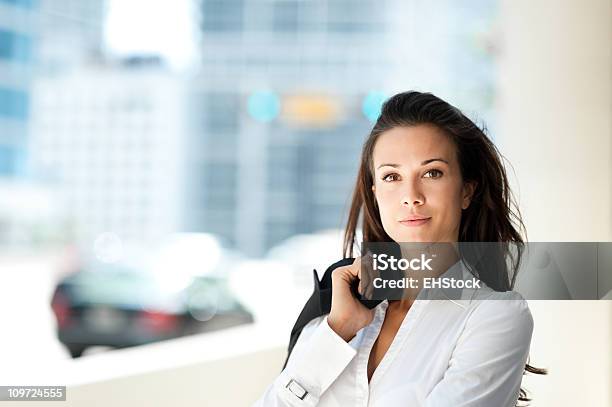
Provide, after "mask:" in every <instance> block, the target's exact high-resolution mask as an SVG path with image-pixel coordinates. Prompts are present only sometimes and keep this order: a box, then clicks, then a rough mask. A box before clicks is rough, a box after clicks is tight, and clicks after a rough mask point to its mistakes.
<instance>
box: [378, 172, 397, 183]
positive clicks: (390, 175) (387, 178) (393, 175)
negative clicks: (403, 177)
mask: <svg viewBox="0 0 612 407" xmlns="http://www.w3.org/2000/svg"><path fill="white" fill-rule="evenodd" d="M395 176H397V174H395V173H391V174H387V175H385V176H384V177H383V178H382V180H383V181H385V182H391V181H396V179H390V178H389V177H395Z"/></svg>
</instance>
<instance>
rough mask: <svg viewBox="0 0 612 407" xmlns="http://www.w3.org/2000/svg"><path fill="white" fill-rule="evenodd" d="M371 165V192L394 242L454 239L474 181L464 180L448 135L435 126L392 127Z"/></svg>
mask: <svg viewBox="0 0 612 407" xmlns="http://www.w3.org/2000/svg"><path fill="white" fill-rule="evenodd" d="M373 164H374V165H373V167H374V185H373V186H372V190H373V191H374V195H375V196H376V201H377V204H378V208H379V211H380V218H381V220H382V223H383V227H384V229H385V231H386V232H387V234H388V235H389V236H390V237H391V238H392V239H393V240H394V241H396V242H456V241H457V240H458V237H459V225H460V221H461V210H462V209H466V208H467V207H468V206H469V204H470V201H471V197H472V195H473V193H474V188H475V184H474V183H472V182H467V183H464V182H463V180H462V176H461V170H460V167H459V162H458V160H457V153H456V147H455V145H454V143H453V142H452V140H451V139H450V138H449V137H448V136H446V135H445V134H444V133H443V132H442V131H441V130H440V129H438V128H437V127H435V126H433V125H417V126H410V127H396V128H393V129H391V130H388V131H386V132H384V133H383V134H381V135H380V136H379V137H378V139H377V141H376V144H375V146H374V152H373ZM413 218H424V220H412V219H413Z"/></svg>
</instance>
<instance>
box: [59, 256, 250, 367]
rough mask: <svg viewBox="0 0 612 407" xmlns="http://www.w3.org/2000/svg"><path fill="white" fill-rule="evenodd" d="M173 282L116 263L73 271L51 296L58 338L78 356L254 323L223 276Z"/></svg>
mask: <svg viewBox="0 0 612 407" xmlns="http://www.w3.org/2000/svg"><path fill="white" fill-rule="evenodd" d="M174 286H175V287H172V284H169V283H168V281H163V280H159V278H157V277H156V276H155V275H153V274H150V273H146V272H142V271H138V270H134V269H131V268H129V267H125V266H119V265H110V264H107V265H104V266H101V267H100V266H99V267H93V268H91V269H87V270H82V271H78V272H76V273H73V274H71V275H69V276H67V277H65V278H64V279H62V280H61V281H60V282H59V283H58V284H57V286H56V288H55V291H54V293H53V296H52V300H51V307H52V309H53V312H54V314H55V317H56V319H57V335H58V338H59V340H60V342H62V343H63V344H64V345H65V346H66V347H67V349H68V350H69V352H70V354H71V355H72V357H74V358H76V357H79V356H81V355H82V353H83V351H84V350H85V349H86V348H87V347H89V346H111V347H115V348H124V347H129V346H136V345H141V344H146V343H151V342H156V341H160V340H164V339H170V338H176V337H180V336H184V335H190V334H194V333H199V332H205V331H212V330H217V329H222V328H226V327H230V326H235V325H240V324H244V323H250V322H253V316H252V314H251V313H250V312H249V311H247V310H246V309H245V308H244V307H243V306H242V305H241V304H240V303H239V302H238V301H237V300H236V298H235V297H234V295H232V293H231V291H230V290H229V288H228V285H227V281H226V280H225V279H224V278H222V277H219V276H196V277H193V278H191V279H190V281H189V282H188V283H187V284H183V285H182V286H180V287H178V288H177V287H176V284H174Z"/></svg>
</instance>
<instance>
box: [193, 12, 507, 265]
mask: <svg viewBox="0 0 612 407" xmlns="http://www.w3.org/2000/svg"><path fill="white" fill-rule="evenodd" d="M478 3H479V7H480V8H479V7H474V8H473V9H471V13H470V12H468V11H467V10H463V9H462V8H461V7H462V6H461V5H458V4H457V3H455V2H452V1H443V2H440V4H438V5H437V6H436V7H431V5H430V4H427V5H425V4H424V3H422V2H419V1H400V0H386V1H345V0H336V1H298V0H276V1H270V0H201V8H200V10H201V16H200V27H201V33H202V34H201V71H200V75H199V78H198V79H197V80H196V83H195V85H194V88H195V89H196V91H197V92H199V93H200V97H199V101H200V105H199V109H198V111H199V114H198V115H197V119H196V120H197V121H198V123H199V125H200V135H199V136H198V138H197V139H195V140H194V142H193V143H192V145H193V146H194V148H192V149H190V151H191V153H192V154H191V156H190V159H189V162H190V163H191V168H192V170H190V171H191V172H192V173H193V174H196V176H195V177H194V178H193V179H192V180H191V182H193V184H192V186H191V187H190V188H189V190H190V191H191V192H192V195H191V196H190V197H189V202H190V204H191V205H192V206H191V207H190V209H189V213H190V219H192V222H191V224H190V226H191V227H192V228H194V229H204V230H206V231H209V232H213V233H216V234H219V235H222V236H225V237H226V238H227V239H228V240H230V241H231V242H233V243H234V244H235V245H236V246H237V247H238V248H240V249H241V250H243V251H245V252H246V253H247V254H249V255H253V256H259V255H262V254H263V253H265V252H266V251H267V250H268V249H270V248H271V247H273V246H275V245H277V244H278V243H279V242H282V241H283V240H285V239H287V238H289V237H290V236H293V235H296V234H300V233H313V232H316V231H318V230H322V229H328V228H336V229H337V228H342V227H343V226H344V222H345V221H346V215H347V212H348V209H349V204H350V194H351V191H352V189H353V186H354V181H355V178H356V173H357V168H358V162H359V154H360V150H361V146H362V143H363V141H364V140H365V137H366V136H367V135H368V132H369V130H370V128H371V126H372V123H373V121H375V119H376V118H377V115H378V113H379V109H380V105H381V102H382V101H383V100H384V99H385V98H386V97H388V96H390V95H391V94H393V93H396V92H399V91H405V90H408V89H416V90H421V91H433V92H435V93H437V94H439V95H440V96H442V97H445V98H447V99H449V100H451V101H452V102H456V103H458V104H460V105H462V106H466V107H468V108H472V109H478V111H480V112H487V111H490V110H491V108H492V93H493V92H492V87H493V83H492V79H491V78H492V77H493V75H492V72H493V64H492V54H491V47H490V40H491V38H490V34H491V27H492V16H493V15H494V12H495V8H494V5H495V2H489V3H488V5H487V6H486V7H482V6H483V4H484V2H478ZM480 3H483V4H480ZM475 11H476V12H475ZM458 16H459V17H461V18H457V17H458ZM431 27H435V29H436V31H437V35H434V36H432V35H428V36H426V37H423V36H421V35H420V31H421V30H423V31H428V32H430V31H431ZM459 42H461V43H466V42H467V43H468V44H469V47H463V48H462V49H465V50H466V53H465V54H463V55H459V54H457V53H456V51H454V50H455V49H456V48H459V47H456V46H455V45H456V44H457V43H459ZM425 67H427V69H425ZM476 69H477V70H478V72H479V74H478V75H473V76H470V73H471V72H474V71H475V70H476ZM470 77H473V78H478V82H476V81H472V80H470V79H469V78H470ZM483 78H485V79H484V80H483ZM487 78H488V79H491V82H490V83H489V82H488V81H487ZM462 103H463V104H462ZM198 177H199V179H198ZM338 255H340V253H338Z"/></svg>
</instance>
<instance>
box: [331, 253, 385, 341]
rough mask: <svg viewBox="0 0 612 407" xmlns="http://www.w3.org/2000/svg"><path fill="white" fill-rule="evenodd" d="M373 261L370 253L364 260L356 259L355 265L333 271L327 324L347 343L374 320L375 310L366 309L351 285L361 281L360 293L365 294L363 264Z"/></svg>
mask: <svg viewBox="0 0 612 407" xmlns="http://www.w3.org/2000/svg"><path fill="white" fill-rule="evenodd" d="M371 259H372V257H371V255H370V254H369V253H368V254H367V255H366V256H364V257H363V258H356V259H355V260H354V261H353V264H351V265H348V266H343V267H338V268H336V269H335V270H334V271H332V300H331V311H330V313H329V316H328V317H327V322H328V324H329V326H330V328H331V329H332V330H333V331H334V332H336V333H337V334H338V335H339V336H340V337H341V338H342V339H344V340H345V341H347V342H348V341H350V340H351V339H352V338H353V337H354V336H355V334H356V333H357V331H359V330H360V329H361V328H363V327H364V326H366V325H368V324H369V323H370V322H372V319H373V318H374V310H373V309H368V308H367V307H365V306H364V305H363V304H362V303H361V302H359V300H358V299H357V298H355V296H354V295H353V293H352V292H351V283H353V281H355V280H356V279H357V280H358V281H359V289H358V291H359V292H360V293H363V290H362V286H363V284H362V283H363V281H362V280H361V262H362V261H370V262H371V261H372V260H371ZM365 264H368V263H365Z"/></svg>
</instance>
